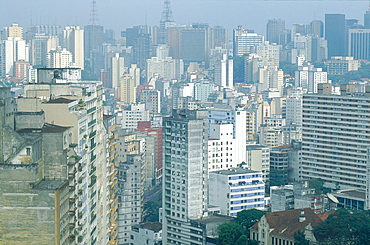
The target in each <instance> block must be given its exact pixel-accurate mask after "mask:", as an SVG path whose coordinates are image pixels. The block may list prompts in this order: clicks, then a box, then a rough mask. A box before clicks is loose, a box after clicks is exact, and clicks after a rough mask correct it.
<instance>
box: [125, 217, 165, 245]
mask: <svg viewBox="0 0 370 245" xmlns="http://www.w3.org/2000/svg"><path fill="white" fill-rule="evenodd" d="M129 244H130V245H139V244H148V245H160V244H162V224H161V223H159V222H145V223H141V224H139V225H134V226H133V227H132V230H131V231H130V243H129Z"/></svg>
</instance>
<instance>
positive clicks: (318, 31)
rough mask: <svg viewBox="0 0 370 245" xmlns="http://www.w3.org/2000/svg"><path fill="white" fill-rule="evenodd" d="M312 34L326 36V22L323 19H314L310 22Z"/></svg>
mask: <svg viewBox="0 0 370 245" xmlns="http://www.w3.org/2000/svg"><path fill="white" fill-rule="evenodd" d="M310 29H311V31H310V34H311V35H312V36H314V37H324V23H323V22H322V21H321V20H313V21H311V23H310Z"/></svg>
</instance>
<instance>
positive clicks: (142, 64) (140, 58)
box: [132, 33, 151, 70]
mask: <svg viewBox="0 0 370 245" xmlns="http://www.w3.org/2000/svg"><path fill="white" fill-rule="evenodd" d="M150 48H151V43H150V34H146V33H142V34H137V35H135V37H134V42H133V46H132V58H133V61H132V63H133V64H137V66H138V67H139V68H140V69H142V70H146V60H147V59H149V58H150Z"/></svg>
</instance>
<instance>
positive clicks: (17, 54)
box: [0, 37, 29, 77]
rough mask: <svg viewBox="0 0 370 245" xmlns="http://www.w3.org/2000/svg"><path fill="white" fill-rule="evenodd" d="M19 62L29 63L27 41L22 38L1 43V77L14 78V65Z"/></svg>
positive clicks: (11, 38)
mask: <svg viewBox="0 0 370 245" xmlns="http://www.w3.org/2000/svg"><path fill="white" fill-rule="evenodd" d="M18 60H24V61H29V48H28V45H27V44H26V41H25V40H23V39H22V38H20V37H14V38H13V37H9V38H8V39H7V40H3V41H0V77H6V76H14V75H15V74H14V73H15V67H14V63H15V62H16V61H18Z"/></svg>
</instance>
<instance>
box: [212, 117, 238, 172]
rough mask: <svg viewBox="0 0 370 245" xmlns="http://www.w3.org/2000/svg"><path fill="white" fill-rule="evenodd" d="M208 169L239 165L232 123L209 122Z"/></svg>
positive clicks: (215, 169) (214, 169) (216, 169)
mask: <svg viewBox="0 0 370 245" xmlns="http://www.w3.org/2000/svg"><path fill="white" fill-rule="evenodd" d="M209 130H210V131H209V139H208V170H209V171H218V170H222V169H225V170H226V169H229V168H235V167H237V162H236V161H235V158H236V154H235V153H236V152H235V150H236V147H233V146H235V145H236V144H235V139H234V136H233V130H234V129H233V125H232V124H221V123H220V124H216V123H211V124H209Z"/></svg>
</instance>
